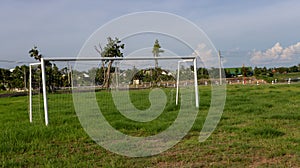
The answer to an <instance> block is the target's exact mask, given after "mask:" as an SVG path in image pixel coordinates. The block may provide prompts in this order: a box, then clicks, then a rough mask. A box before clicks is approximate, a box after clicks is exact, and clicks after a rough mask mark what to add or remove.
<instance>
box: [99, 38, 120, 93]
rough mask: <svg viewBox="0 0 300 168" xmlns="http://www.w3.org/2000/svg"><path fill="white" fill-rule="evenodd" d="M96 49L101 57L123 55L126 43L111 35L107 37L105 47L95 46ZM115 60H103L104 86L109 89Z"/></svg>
mask: <svg viewBox="0 0 300 168" xmlns="http://www.w3.org/2000/svg"><path fill="white" fill-rule="evenodd" d="M95 49H96V51H97V52H98V53H99V54H100V56H101V57H104V58H105V57H123V53H122V52H121V49H124V44H121V41H120V40H119V39H118V38H115V39H112V38H111V37H108V38H107V44H106V46H105V47H104V48H102V47H101V45H100V44H99V47H97V46H95ZM113 62H114V60H104V61H102V69H103V71H104V81H103V85H102V87H104V88H106V89H108V88H109V86H110V74H111V69H112V64H113Z"/></svg>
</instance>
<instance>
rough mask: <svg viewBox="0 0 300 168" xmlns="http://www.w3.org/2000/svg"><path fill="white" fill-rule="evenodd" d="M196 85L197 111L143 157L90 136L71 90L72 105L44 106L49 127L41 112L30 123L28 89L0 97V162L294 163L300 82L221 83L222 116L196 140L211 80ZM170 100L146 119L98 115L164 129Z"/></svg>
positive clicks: (137, 129) (150, 130) (299, 142)
mask: <svg viewBox="0 0 300 168" xmlns="http://www.w3.org/2000/svg"><path fill="white" fill-rule="evenodd" d="M199 90H200V108H199V114H198V118H197V120H196V122H195V124H194V126H193V128H192V129H191V131H190V132H189V133H188V135H187V136H185V137H184V139H183V140H182V141H181V142H180V143H178V144H177V145H176V146H174V147H173V148H171V149H169V150H167V151H166V152H164V153H162V154H160V155H156V156H152V157H145V158H128V157H124V156H119V155H116V154H114V153H111V152H109V151H107V150H105V149H104V148H102V147H100V146H98V145H97V144H96V143H95V142H93V141H92V140H91V139H90V138H89V136H88V135H87V134H86V133H85V132H84V130H83V128H82V127H81V125H80V123H79V121H78V119H77V116H76V113H75V112H74V110H73V106H72V98H71V96H70V95H63V94H62V95H61V98H62V99H64V101H69V102H70V103H69V104H70V105H69V107H68V108H67V109H71V110H60V111H59V113H58V112H57V113H55V112H50V113H49V115H50V125H49V126H48V127H46V126H44V124H43V117H42V115H40V116H39V117H37V116H36V117H35V123H33V124H30V123H29V119H28V112H27V109H28V98H27V97H26V96H20V97H8V98H1V99H0V120H1V121H0V125H1V126H0V127H1V132H0V143H1V146H0V153H1V158H0V165H1V167H77V166H78V167H180V166H186V167H209V166H217V167H228V166H233V167H245V166H247V167H248V166H252V167H259V166H262V167H265V166H274V167H300V129H299V126H300V111H299V107H300V84H293V85H260V86H256V85H245V86H243V85H231V86H227V101H226V105H225V109H224V113H223V116H222V119H221V121H220V123H219V124H218V126H217V128H216V130H215V131H214V132H213V134H212V135H211V136H210V138H209V139H208V140H207V141H205V142H203V143H199V142H198V136H199V131H200V130H201V127H202V124H203V122H204V119H205V116H206V114H207V111H208V108H209V105H210V87H206V86H201V87H200V88H199ZM99 94H100V93H99ZM144 95H147V94H144ZM54 96H55V95H50V96H49V104H51V101H54V99H55V98H54ZM135 100H139V99H138V98H136V99H135ZM58 102H60V103H62V101H58ZM137 104H138V103H137ZM145 104H146V105H144V106H141V107H140V108H141V109H142V108H146V107H147V102H145ZM61 105H63V104H61ZM142 105H143V103H142ZM56 107H59V105H56ZM168 107H169V110H170V111H171V113H169V114H168V115H165V116H164V117H162V118H161V120H160V119H158V120H157V121H153V123H151V124H142V125H139V124H134V123H132V122H130V121H127V120H125V119H122V117H121V116H120V115H118V114H109V113H107V114H104V115H106V117H107V118H108V120H110V121H111V124H112V125H113V126H114V127H115V128H117V129H119V130H121V131H123V132H125V133H128V134H133V135H138V136H146V135H149V134H156V133H157V132H160V131H163V128H165V127H167V126H168V125H169V124H171V123H172V122H171V121H172V120H173V119H174V116H176V114H177V113H176V110H177V109H176V108H174V107H173V106H172V105H170V106H168ZM159 123H160V124H161V125H159Z"/></svg>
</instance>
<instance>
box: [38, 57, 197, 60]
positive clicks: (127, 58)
mask: <svg viewBox="0 0 300 168" xmlns="http://www.w3.org/2000/svg"><path fill="white" fill-rule="evenodd" d="M43 59H44V60H45V61H104V60H156V59H158V60H168V59H173V60H174V59H184V60H185V59H191V60H194V59H196V57H195V56H164V57H80V58H74V57H49V58H43Z"/></svg>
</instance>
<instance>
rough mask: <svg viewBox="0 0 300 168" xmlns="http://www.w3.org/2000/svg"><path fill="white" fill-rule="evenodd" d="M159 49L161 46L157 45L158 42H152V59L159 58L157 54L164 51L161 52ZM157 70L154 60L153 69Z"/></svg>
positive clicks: (156, 61) (156, 63)
mask: <svg viewBox="0 0 300 168" xmlns="http://www.w3.org/2000/svg"><path fill="white" fill-rule="evenodd" d="M160 48H161V46H160V45H159V42H158V40H157V39H156V40H155V42H154V45H153V49H152V53H153V56H154V58H157V57H158V56H159V53H163V52H164V50H161V49H160ZM157 68H158V60H157V59H155V69H157Z"/></svg>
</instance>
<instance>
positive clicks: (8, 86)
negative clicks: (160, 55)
mask: <svg viewBox="0 0 300 168" xmlns="http://www.w3.org/2000/svg"><path fill="white" fill-rule="evenodd" d="M190 68H191V70H193V67H190ZM110 71H111V72H112V73H114V72H115V68H114V67H111V69H110ZM185 71H186V72H185ZM104 72H105V71H104V70H103V68H102V67H101V68H92V69H90V70H88V71H86V72H80V71H76V70H73V71H72V72H71V71H70V70H69V69H68V68H67V67H64V68H61V69H59V68H58V67H57V66H56V65H55V64H53V65H52V64H50V63H49V64H48V65H46V78H47V80H46V81H47V83H46V85H47V90H49V91H54V90H55V89H56V88H60V87H70V86H71V80H72V79H71V78H72V77H75V76H76V80H74V83H73V84H74V85H80V84H82V85H87V84H88V83H92V82H95V84H96V85H103V83H104ZM188 72H189V71H187V70H184V69H182V71H181V73H186V74H181V75H182V76H187V75H192V74H189V73H188ZM224 72H225V75H226V78H233V77H238V76H244V77H250V76H255V77H256V78H259V79H266V80H267V81H269V80H268V79H270V80H272V77H273V76H274V75H275V74H288V73H296V72H300V64H298V66H291V67H278V68H276V67H274V68H266V67H255V68H254V69H253V70H252V68H250V67H240V68H225V69H224ZM120 73H123V74H125V75H124V76H126V77H127V78H128V77H129V76H131V78H130V79H129V78H128V79H127V80H126V82H128V83H130V82H132V81H131V80H136V79H138V80H141V81H143V82H153V83H156V82H159V81H169V80H175V77H174V76H175V74H169V72H168V71H166V70H163V69H161V68H157V69H155V68H153V69H145V70H138V69H132V70H126V71H124V70H122V71H121V72H120ZM218 73H219V71H218V69H217V68H212V69H209V70H208V69H206V68H201V67H200V68H198V69H197V77H198V79H209V77H210V75H213V76H218ZM32 74H33V81H32V83H34V86H37V87H39V86H40V85H41V70H40V67H39V66H37V67H36V68H34V69H33V70H32ZM130 74H134V75H130ZM124 76H123V77H124ZM120 78H122V76H120ZM122 81H125V80H124V79H123V80H122ZM28 88H29V66H27V65H22V66H16V67H15V68H14V69H12V70H9V69H3V68H0V90H27V89H28Z"/></svg>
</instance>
